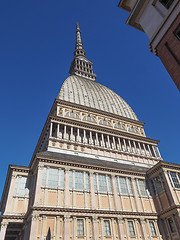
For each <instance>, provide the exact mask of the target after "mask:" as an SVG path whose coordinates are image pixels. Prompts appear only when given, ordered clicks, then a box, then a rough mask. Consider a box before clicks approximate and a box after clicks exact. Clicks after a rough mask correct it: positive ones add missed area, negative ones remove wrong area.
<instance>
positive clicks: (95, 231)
mask: <svg viewBox="0 0 180 240" xmlns="http://www.w3.org/2000/svg"><path fill="white" fill-rule="evenodd" d="M92 225H93V240H98V239H99V231H98V222H97V217H96V216H93V217H92Z"/></svg>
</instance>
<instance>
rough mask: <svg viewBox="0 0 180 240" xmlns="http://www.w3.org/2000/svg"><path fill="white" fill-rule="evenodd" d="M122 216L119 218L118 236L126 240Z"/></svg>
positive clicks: (121, 239)
mask: <svg viewBox="0 0 180 240" xmlns="http://www.w3.org/2000/svg"><path fill="white" fill-rule="evenodd" d="M122 221H123V219H122V217H119V218H118V237H119V239H120V240H124V230H123V225H122Z"/></svg>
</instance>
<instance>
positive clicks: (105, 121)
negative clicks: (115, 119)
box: [99, 120, 111, 126]
mask: <svg viewBox="0 0 180 240" xmlns="http://www.w3.org/2000/svg"><path fill="white" fill-rule="evenodd" d="M99 123H100V124H102V125H106V126H111V124H110V122H108V121H107V120H100V121H99Z"/></svg>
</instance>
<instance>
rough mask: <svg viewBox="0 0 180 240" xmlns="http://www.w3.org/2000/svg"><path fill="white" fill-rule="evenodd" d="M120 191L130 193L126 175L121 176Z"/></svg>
mask: <svg viewBox="0 0 180 240" xmlns="http://www.w3.org/2000/svg"><path fill="white" fill-rule="evenodd" d="M119 184H120V192H121V193H122V194H126V195H127V194H128V189H127V183H126V178H125V177H119Z"/></svg>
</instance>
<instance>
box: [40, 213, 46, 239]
mask: <svg viewBox="0 0 180 240" xmlns="http://www.w3.org/2000/svg"><path fill="white" fill-rule="evenodd" d="M45 221H46V216H45V215H43V216H42V229H41V240H44V230H45Z"/></svg>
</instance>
